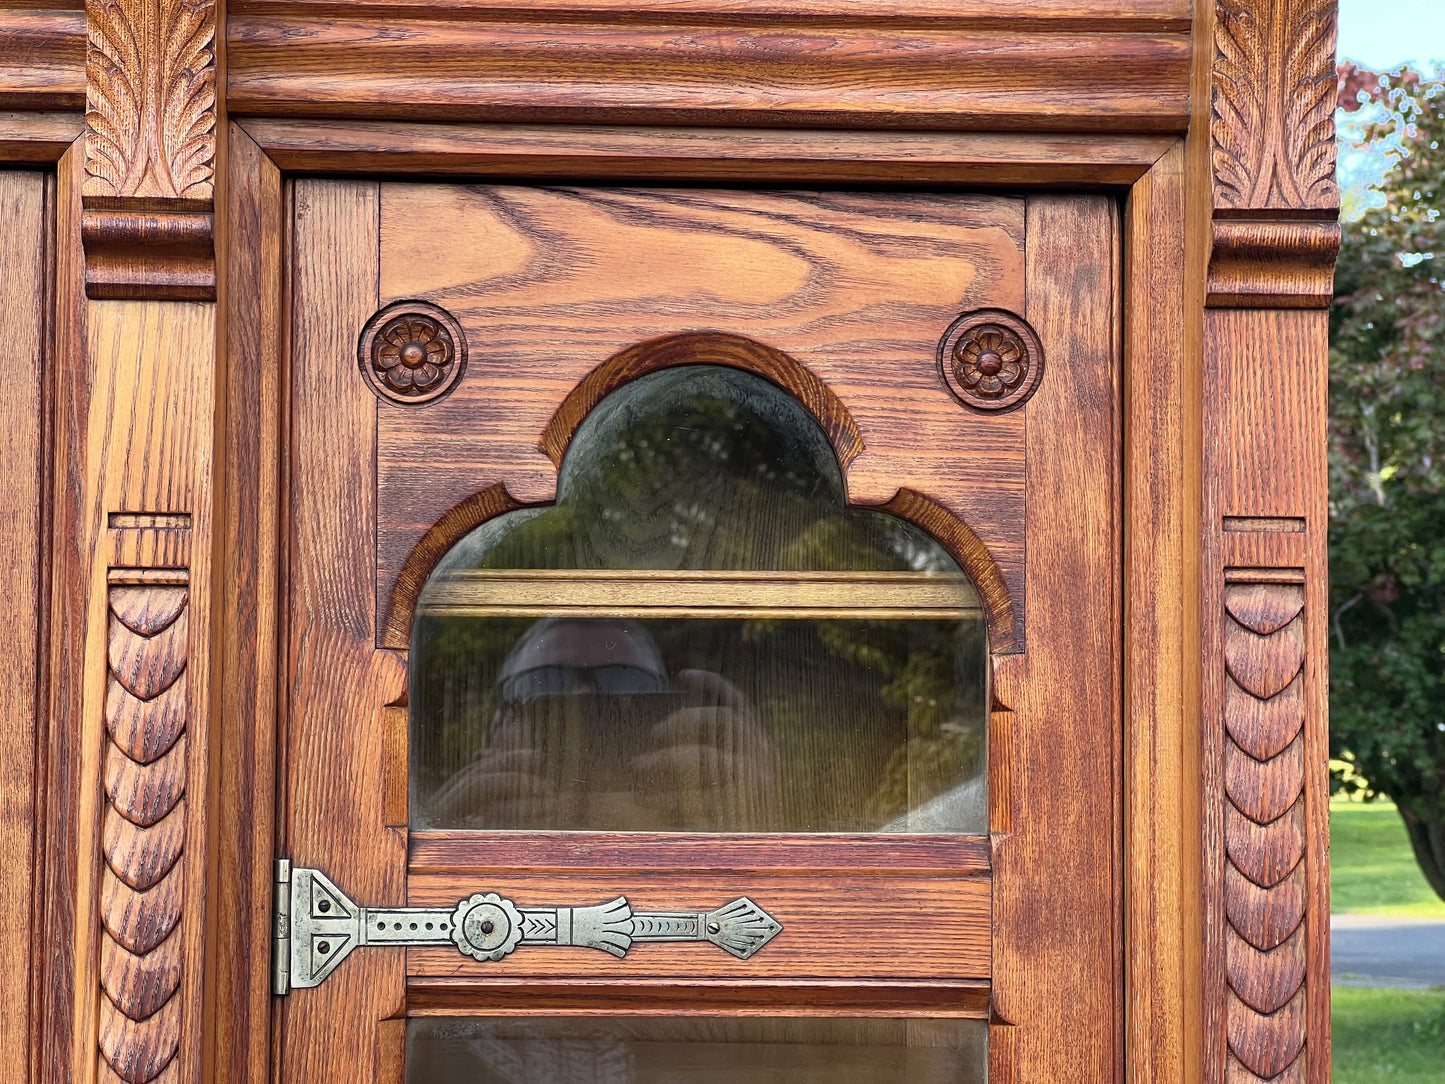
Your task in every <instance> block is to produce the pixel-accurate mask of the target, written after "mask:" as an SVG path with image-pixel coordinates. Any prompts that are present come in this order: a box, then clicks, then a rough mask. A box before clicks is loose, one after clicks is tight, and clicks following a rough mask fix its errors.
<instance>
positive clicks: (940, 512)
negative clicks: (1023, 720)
mask: <svg viewBox="0 0 1445 1084" xmlns="http://www.w3.org/2000/svg"><path fill="white" fill-rule="evenodd" d="M875 507H877V508H878V509H880V510H881V511H884V512H888V513H891V514H892V515H895V516H897V517H898V518H899V519H906V520H908V522H909V523H913V524H916V525H917V526H919V527H922V528H923V529H924V530H925V531H927V532H928V533H929V534H931V535H932V536H933V537H934V538H936V539H938V541H939V542H940V543H941V544H942V545H943V547H944V549H946V550H948V552H949V553H951V554H953V557H954V560H956V561H957V562H958V563H959V564H960V565H962V566H963V570H964V572H966V573H968V578H969V579H971V580H972V581H973V585H974V587H975V588H976V589H977V590H978V597H979V599H980V601H982V603H983V613H984V621H985V622H986V623H987V625H988V649H989V651H990V652H992V653H993V654H995V655H1008V654H1012V653H1014V652H1018V651H1022V650H1023V646H1024V638H1023V622H1022V621H1021V620H1020V619H1019V616H1020V615H1018V614H1016V613H1015V612H1014V607H1013V599H1012V598H1011V597H1010V596H1009V590H1008V585H1007V584H1005V583H1004V579H1003V573H1002V572H1000V571H999V567H998V564H997V562H995V561H994V559H993V554H991V553H989V551H988V547H987V546H985V545H984V544H983V542H981V541H980V540H979V537H978V535H976V534H974V533H973V531H971V530H970V529H969V526H968V524H966V523H964V522H963V520H961V519H959V518H958V517H957V516H955V515H954V514H953V513H952V512H950V511H949V510H948V509H947V508H944V507H943V505H941V504H938V503H937V502H936V501H933V500H931V499H929V498H928V497H925V496H924V495H923V494H922V493H919V492H917V491H916V490H912V489H900V490H899V491H898V492H897V493H895V494H894V495H893V499H892V500H891V501H889V502H888V503H887V504H881V505H877V506H875Z"/></svg>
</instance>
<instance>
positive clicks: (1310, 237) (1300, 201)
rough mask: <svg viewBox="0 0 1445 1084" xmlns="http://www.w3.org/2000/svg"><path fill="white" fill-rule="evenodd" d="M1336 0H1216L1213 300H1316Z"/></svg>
mask: <svg viewBox="0 0 1445 1084" xmlns="http://www.w3.org/2000/svg"><path fill="white" fill-rule="evenodd" d="M1335 12H1336V3H1335V0H1217V2H1216V6H1215V23H1214V64H1213V85H1212V91H1211V98H1210V112H1211V116H1210V131H1209V134H1210V152H1211V153H1210V159H1211V166H1212V173H1213V212H1214V214H1213V218H1214V229H1213V245H1214V247H1213V252H1212V254H1211V257H1210V264H1209V290H1208V304H1209V305H1210V306H1211V307H1213V308H1324V307H1328V305H1329V303H1330V299H1331V296H1332V291H1333V284H1334V258H1335V253H1336V252H1337V251H1338V248H1339V227H1338V226H1337V225H1336V224H1335V219H1336V218H1337V217H1338V214H1339V206H1340V191H1339V187H1338V185H1337V184H1336V183H1335V123H1334V115H1335V99H1336V82H1335Z"/></svg>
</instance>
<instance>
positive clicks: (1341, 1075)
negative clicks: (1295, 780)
mask: <svg viewBox="0 0 1445 1084" xmlns="http://www.w3.org/2000/svg"><path fill="white" fill-rule="evenodd" d="M1330 895H1331V901H1330V909H1331V910H1332V911H1334V912H1335V913H1336V914H1341V913H1350V914H1363V915H1416V916H1422V917H1438V918H1440V919H1442V920H1445V901H1442V900H1441V899H1440V898H1439V897H1438V896H1436V895H1435V893H1434V892H1432V891H1430V886H1429V885H1428V884H1426V883H1425V878H1424V877H1423V876H1422V875H1421V873H1420V867H1419V866H1417V865H1416V864H1415V856H1414V855H1413V854H1412V853H1411V851H1410V841H1409V839H1407V838H1406V836H1405V826H1404V825H1402V824H1401V823H1400V815H1399V814H1398V813H1396V812H1395V807H1394V806H1393V805H1392V804H1391V803H1389V802H1369V803H1364V802H1350V801H1343V800H1336V801H1333V802H1331V803H1330ZM1331 998H1332V1001H1333V1026H1332V1029H1331V1030H1332V1031H1333V1036H1334V1057H1333V1062H1334V1069H1333V1072H1332V1073H1331V1079H1332V1080H1333V1082H1334V1084H1373V1082H1375V1081H1382V1082H1388V1084H1445V987H1438V986H1437V987H1435V988H1434V989H1431V990H1396V989H1391V988H1389V987H1370V986H1336V987H1334V988H1333V990H1332V991H1331Z"/></svg>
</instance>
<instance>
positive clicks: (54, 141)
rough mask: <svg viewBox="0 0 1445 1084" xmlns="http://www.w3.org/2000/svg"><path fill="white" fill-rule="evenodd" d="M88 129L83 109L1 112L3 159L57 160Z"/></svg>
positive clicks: (11, 161)
mask: <svg viewBox="0 0 1445 1084" xmlns="http://www.w3.org/2000/svg"><path fill="white" fill-rule="evenodd" d="M84 130H85V122H84V121H83V120H82V119H81V116H80V114H79V113H61V112H51V113H39V112H37V113H29V112H25V113H21V112H0V163H4V164H6V165H12V164H13V165H20V164H26V165H30V164H38V163H53V162H56V161H58V160H59V158H60V156H61V155H62V154H64V153H65V152H66V150H68V149H69V147H70V145H71V144H72V143H74V142H75V141H76V139H78V138H79V137H80V135H81V133H82V132H83V131H84Z"/></svg>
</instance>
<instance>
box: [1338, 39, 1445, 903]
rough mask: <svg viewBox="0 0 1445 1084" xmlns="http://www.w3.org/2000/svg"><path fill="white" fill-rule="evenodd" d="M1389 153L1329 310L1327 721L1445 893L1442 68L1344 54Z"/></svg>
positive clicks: (1365, 135)
mask: <svg viewBox="0 0 1445 1084" xmlns="http://www.w3.org/2000/svg"><path fill="white" fill-rule="evenodd" d="M1341 77H1342V78H1341V103H1340V104H1341V107H1342V108H1344V109H1346V110H1349V111H1351V112H1355V113H1357V115H1358V116H1360V117H1361V118H1363V120H1362V123H1361V124H1360V125H1359V131H1360V134H1361V139H1362V140H1363V141H1365V142H1367V143H1370V144H1373V145H1375V146H1378V147H1383V148H1385V153H1387V154H1389V155H1391V156H1392V159H1393V161H1392V164H1391V166H1390V168H1389V169H1388V171H1387V172H1386V173H1385V176H1384V179H1383V180H1382V182H1381V183H1380V185H1379V186H1378V193H1379V196H1378V197H1377V200H1378V198H1379V197H1382V199H1383V202H1382V203H1380V205H1379V206H1375V207H1372V208H1371V209H1369V210H1367V211H1366V212H1365V213H1364V214H1363V215H1362V216H1361V217H1360V218H1359V219H1358V220H1357V221H1354V222H1350V223H1347V224H1346V227H1345V235H1344V244H1343V247H1342V249H1341V252H1340V261H1339V267H1338V270H1337V272H1336V279H1335V303H1334V307H1333V310H1332V312H1331V317H1330V341H1331V349H1330V515H1331V522H1330V606H1331V640H1332V644H1331V648H1332V650H1331V653H1330V681H1331V688H1330V714H1331V718H1330V729H1331V746H1332V751H1333V753H1334V755H1335V756H1337V757H1341V758H1343V759H1344V760H1346V761H1348V762H1350V763H1351V765H1352V768H1353V770H1352V771H1348V772H1342V773H1340V774H1339V775H1337V777H1336V779H1335V785H1336V787H1337V789H1347V790H1348V789H1355V790H1364V791H1367V792H1370V793H1375V792H1378V793H1382V794H1388V795H1389V796H1390V797H1391V798H1393V799H1394V800H1395V802H1396V803H1397V805H1398V806H1399V809H1400V815H1401V817H1402V818H1403V819H1404V821H1405V827H1406V829H1407V831H1408V832H1409V835H1410V842H1411V844H1412V845H1413V847H1414V850H1415V855H1416V857H1417V859H1418V860H1419V862H1420V866H1421V869H1422V870H1423V871H1424V873H1425V877H1426V879H1427V880H1428V881H1429V882H1430V885H1431V887H1432V888H1434V890H1435V891H1436V892H1437V893H1439V894H1440V896H1441V897H1442V898H1445V292H1442V287H1441V272H1442V270H1445V268H1442V266H1441V265H1442V263H1445V236H1442V231H1445V222H1442V220H1441V196H1442V194H1445V83H1442V82H1441V80H1440V79H1438V78H1434V79H1425V78H1422V77H1421V76H1420V75H1419V74H1418V73H1416V72H1413V71H1411V70H1409V69H1401V70H1399V71H1395V72H1390V73H1387V74H1382V75H1377V74H1375V73H1373V72H1368V71H1364V70H1362V69H1359V68H1355V67H1354V66H1353V65H1345V66H1344V67H1342V69H1341Z"/></svg>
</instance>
